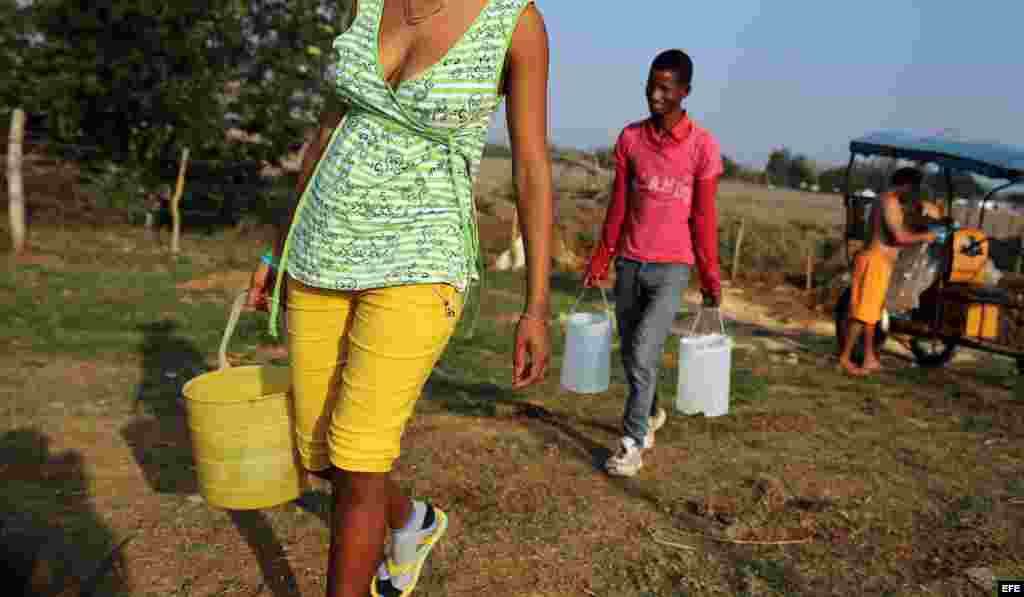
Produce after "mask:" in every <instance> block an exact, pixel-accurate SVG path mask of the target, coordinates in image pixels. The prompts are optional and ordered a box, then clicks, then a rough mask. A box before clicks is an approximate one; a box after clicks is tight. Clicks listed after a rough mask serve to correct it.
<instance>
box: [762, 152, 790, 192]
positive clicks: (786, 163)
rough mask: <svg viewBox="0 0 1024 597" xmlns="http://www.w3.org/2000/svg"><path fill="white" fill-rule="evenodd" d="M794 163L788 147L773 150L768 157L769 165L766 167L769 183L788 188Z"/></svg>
mask: <svg viewBox="0 0 1024 597" xmlns="http://www.w3.org/2000/svg"><path fill="white" fill-rule="evenodd" d="M792 161H793V155H792V153H791V152H790V151H789V148H788V147H780V148H777V149H773V150H772V152H771V153H770V154H769V155H768V163H767V164H765V167H764V172H765V175H766V176H767V177H768V183H769V184H773V185H776V186H788V185H789V174H790V164H791V162H792Z"/></svg>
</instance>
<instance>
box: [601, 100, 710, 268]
mask: <svg viewBox="0 0 1024 597" xmlns="http://www.w3.org/2000/svg"><path fill="white" fill-rule="evenodd" d="M615 158H616V161H617V163H618V168H617V172H616V178H617V179H619V180H617V181H616V191H617V193H616V194H617V195H623V194H624V195H625V197H622V199H624V200H625V201H624V203H625V206H624V207H625V209H624V210H623V211H624V214H623V216H624V217H623V219H622V225H621V235H618V234H612V235H609V234H607V232H612V231H608V230H606V235H605V236H606V238H605V240H606V242H610V243H611V244H610V245H609V246H610V247H611V248H612V249H613V250H614V251H615V253H616V254H618V255H620V256H622V257H626V258H632V259H636V260H638V261H651V262H671V263H686V264H691V265H692V264H693V263H694V247H693V237H694V235H693V232H694V231H691V229H690V219H691V216H694V215H696V212H697V211H699V210H700V208H701V207H703V206H694V204H693V201H694V189H695V188H696V187H697V184H698V182H699V181H706V180H711V179H714V178H716V177H718V176H720V175H721V174H722V171H723V166H722V157H721V153H720V149H719V145H718V141H717V140H716V139H715V138H714V136H713V135H712V134H711V133H710V132H708V131H707V130H705V129H703V128H701V127H700V126H698V125H697V124H696V123H694V122H693V121H692V120H690V119H689V118H688V117H685V116H684V117H683V119H682V120H680V121H679V123H678V124H677V125H676V126H675V127H673V129H672V130H671V131H669V133H667V134H662V133H660V132H659V131H658V130H657V129H656V128H655V126H654V124H653V123H652V122H651V121H650V120H644V121H641V122H637V123H633V124H630V125H629V126H627V127H626V128H625V129H623V131H622V133H621V134H620V135H619V139H618V142H617V143H616V145H615ZM622 179H625V180H622ZM617 199H620V198H619V197H612V203H613V204H614V203H616V200H617ZM699 200H707V201H711V202H713V201H714V197H708V198H699ZM695 207H696V208H697V209H695ZM708 207H709V208H710V211H711V212H712V213H713V211H714V207H713V206H708ZM609 215H611V214H609ZM714 219H715V218H706V219H702V220H700V221H695V222H694V223H695V225H697V226H717V222H715V221H712V220H714ZM695 220H696V218H695ZM609 223H611V222H609ZM697 232H700V231H697ZM609 236H612V237H613V238H608V237H609ZM614 236H619V238H614ZM698 236H699V237H700V236H704V237H708V238H710V237H713V236H717V235H700V234H699V235H698ZM714 249H717V247H714ZM714 253H716V254H717V250H714ZM715 266H717V263H716V264H715ZM716 269H717V267H716ZM716 273H717V272H716Z"/></svg>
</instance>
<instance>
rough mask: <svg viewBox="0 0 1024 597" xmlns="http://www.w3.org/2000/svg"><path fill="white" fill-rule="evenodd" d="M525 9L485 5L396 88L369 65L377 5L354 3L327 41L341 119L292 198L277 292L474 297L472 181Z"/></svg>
mask: <svg viewBox="0 0 1024 597" xmlns="http://www.w3.org/2000/svg"><path fill="white" fill-rule="evenodd" d="M532 1H533V0H489V1H488V2H487V4H486V6H485V7H484V9H483V11H482V12H481V13H480V14H479V16H478V17H477V18H476V20H475V21H473V23H472V24H471V25H470V28H469V29H468V30H467V32H466V33H465V34H464V35H463V36H462V37H461V38H460V39H459V40H458V41H457V42H456V43H455V45H454V46H453V47H452V48H451V49H450V50H449V51H448V53H447V54H445V55H444V57H443V58H441V60H440V61H439V62H437V63H435V64H434V65H432V66H431V67H429V68H428V69H427V70H425V71H423V72H422V73H421V74H419V75H417V76H415V77H414V78H411V79H408V80H405V81H403V82H402V83H401V84H400V85H399V86H398V88H397V89H394V88H392V86H391V85H389V84H388V83H387V81H386V80H385V75H384V72H383V68H382V66H381V63H380V57H379V55H378V51H379V50H378V46H379V43H378V40H379V37H380V23H381V16H382V14H383V9H384V2H383V0H358V7H357V12H356V15H355V19H354V21H353V22H352V24H351V26H350V27H349V29H348V30H347V31H345V32H344V33H342V34H341V35H339V36H338V37H337V38H336V39H335V41H334V49H335V51H336V59H337V68H336V71H335V78H334V81H333V83H334V85H335V88H336V92H337V93H338V95H339V96H340V99H341V101H342V102H343V103H344V104H345V105H346V106H347V112H346V114H345V117H344V119H343V120H342V121H341V123H340V124H339V125H338V126H337V127H336V128H335V130H334V133H333V134H332V136H331V139H330V141H329V143H328V145H327V148H326V149H325V150H324V152H323V155H322V156H321V158H320V161H319V162H318V163H317V165H316V168H315V170H314V173H313V175H312V176H311V178H310V180H309V182H308V183H307V185H306V189H305V191H304V192H303V194H302V197H301V198H300V199H299V202H298V205H297V207H296V213H295V217H294V219H293V223H292V228H291V230H289V232H288V236H287V237H286V241H285V246H284V252H283V255H282V257H281V265H280V267H279V268H278V284H277V289H280V288H281V283H280V282H281V278H282V276H283V274H284V272H285V271H286V270H287V272H288V274H289V275H291V276H292V277H294V278H295V279H296V280H299V281H300V282H302V283H304V284H307V285H309V286H313V287H317V288H326V289H334V290H364V289H369V288H381V287H387V286H397V285H405V284H417V283H447V284H452V285H453V286H455V288H456V289H458V290H459V291H460V292H464V291H466V290H467V287H470V286H472V287H474V288H475V289H476V290H477V291H478V290H479V288H476V287H477V286H478V284H473V283H474V282H478V281H480V277H481V275H482V272H483V268H482V267H481V264H480V260H481V259H480V248H479V236H478V233H477V228H476V210H475V205H474V202H473V197H472V189H473V181H474V180H475V179H476V176H477V173H478V172H479V167H480V159H481V157H482V155H483V149H484V145H485V142H486V136H487V129H488V125H489V123H490V119H491V116H492V115H493V114H494V112H495V111H497V109H498V107H499V106H500V105H501V102H502V100H503V99H504V98H503V95H502V93H501V90H500V89H499V85H500V84H501V77H502V72H503V70H504V66H505V55H506V53H507V51H508V48H509V45H510V43H511V38H512V32H513V31H514V29H515V27H516V23H517V22H518V20H519V16H520V15H521V14H522V11H523V10H524V9H525V8H526V6H527V5H529V4H531V3H532ZM278 292H279V290H277V291H275V296H274V299H273V300H272V301H271V318H270V319H271V320H270V332H271V334H274V335H275V337H276V335H277V315H278V308H277V307H278V304H279V296H278V294H277V293H278ZM477 303H478V301H477ZM478 306H479V305H478V304H477V308H478ZM474 319H475V313H474Z"/></svg>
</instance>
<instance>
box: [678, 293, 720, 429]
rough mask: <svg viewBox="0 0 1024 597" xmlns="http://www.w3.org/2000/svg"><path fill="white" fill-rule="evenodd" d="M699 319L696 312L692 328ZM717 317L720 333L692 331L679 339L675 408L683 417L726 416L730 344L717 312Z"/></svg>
mask: <svg viewBox="0 0 1024 597" xmlns="http://www.w3.org/2000/svg"><path fill="white" fill-rule="evenodd" d="M702 311H703V310H702ZM716 311H717V309H716ZM700 317H701V315H700V314H699V313H698V315H697V321H695V322H694V329H696V327H697V322H699V321H700ZM718 317H719V323H720V324H721V325H720V327H721V333H715V334H703V335H697V334H694V333H693V332H691V333H690V334H689V335H688V336H683V337H682V338H680V339H679V378H678V379H679V383H678V387H677V392H676V404H675V406H676V410H677V411H679V412H681V413H683V414H686V415H695V414H699V413H704V416H707V417H720V416H722V415H726V414H728V413H729V392H730V381H731V377H732V346H733V342H732V338H730V337H729V336H728V335H726V333H725V324H724V322H722V320H721V314H720V313H719V315H718Z"/></svg>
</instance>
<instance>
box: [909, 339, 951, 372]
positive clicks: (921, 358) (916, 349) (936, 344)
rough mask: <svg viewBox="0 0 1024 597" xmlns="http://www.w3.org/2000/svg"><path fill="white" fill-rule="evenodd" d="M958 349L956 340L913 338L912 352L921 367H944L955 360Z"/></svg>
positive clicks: (911, 341)
mask: <svg viewBox="0 0 1024 597" xmlns="http://www.w3.org/2000/svg"><path fill="white" fill-rule="evenodd" d="M957 348H958V346H957V342H956V340H955V339H954V338H911V339H910V350H911V352H913V353H914V357H915V358H916V359H917V364H918V365H920V366H921V367H942V366H944V365H945V364H946V363H948V362H950V361H951V360H953V356H954V355H955V354H956V349H957Z"/></svg>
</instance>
